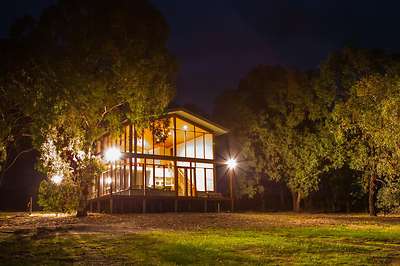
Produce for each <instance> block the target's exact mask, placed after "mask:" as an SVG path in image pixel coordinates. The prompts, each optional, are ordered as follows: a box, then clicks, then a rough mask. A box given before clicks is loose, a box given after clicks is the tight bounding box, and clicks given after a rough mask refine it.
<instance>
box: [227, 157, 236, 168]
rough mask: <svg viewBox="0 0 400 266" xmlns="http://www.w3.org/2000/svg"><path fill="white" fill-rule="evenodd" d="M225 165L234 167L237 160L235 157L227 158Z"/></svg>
mask: <svg viewBox="0 0 400 266" xmlns="http://www.w3.org/2000/svg"><path fill="white" fill-rule="evenodd" d="M226 165H227V166H228V168H229V169H234V168H235V167H236V165H237V162H236V160H235V159H229V160H228V161H226Z"/></svg>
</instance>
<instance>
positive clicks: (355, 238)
mask: <svg viewBox="0 0 400 266" xmlns="http://www.w3.org/2000/svg"><path fill="white" fill-rule="evenodd" d="M73 263H74V264H93V265H97V264H139V265H182V264H194V265H215V264H221V265H239V264H247V265H249V264H250V265H252V264H254V265H262V264H285V265H287V264H324V265H332V264H351V265H367V264H371V265H376V264H395V265H396V264H398V265H400V217H368V216H366V215H323V214H313V215H311V214H292V213H265V214H264V213H262V214H261V213H234V214H229V213H221V214H200V213H197V214H194V213H193V214H189V213H187V214H168V213H167V214H147V215H143V214H131V215H104V214H101V215H99V214H97V215H90V216H89V217H87V218H84V219H77V218H74V217H72V216H58V217H57V216H54V215H53V216H49V215H46V214H34V215H32V216H27V215H23V214H15V215H13V214H10V213H8V214H7V215H1V214H0V264H4V265H15V264H17V265H18V264H24V265H27V264H73Z"/></svg>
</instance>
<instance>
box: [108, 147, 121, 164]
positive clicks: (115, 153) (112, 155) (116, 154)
mask: <svg viewBox="0 0 400 266" xmlns="http://www.w3.org/2000/svg"><path fill="white" fill-rule="evenodd" d="M104 158H105V159H106V161H107V162H115V161H118V160H119V159H120V158H121V151H120V150H119V149H118V148H116V147H111V148H109V149H108V150H106V152H105V154H104Z"/></svg>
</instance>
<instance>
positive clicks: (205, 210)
mask: <svg viewBox="0 0 400 266" xmlns="http://www.w3.org/2000/svg"><path fill="white" fill-rule="evenodd" d="M207 205H208V200H207V199H205V200H204V212H207V211H208V210H207V209H208V206H207Z"/></svg>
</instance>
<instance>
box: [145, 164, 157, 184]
mask: <svg viewBox="0 0 400 266" xmlns="http://www.w3.org/2000/svg"><path fill="white" fill-rule="evenodd" d="M145 162H146V172H145V175H146V187H148V188H154V186H155V179H154V169H153V160H152V159H146V160H145Z"/></svg>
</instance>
